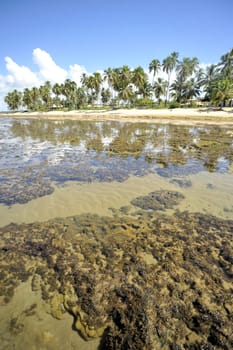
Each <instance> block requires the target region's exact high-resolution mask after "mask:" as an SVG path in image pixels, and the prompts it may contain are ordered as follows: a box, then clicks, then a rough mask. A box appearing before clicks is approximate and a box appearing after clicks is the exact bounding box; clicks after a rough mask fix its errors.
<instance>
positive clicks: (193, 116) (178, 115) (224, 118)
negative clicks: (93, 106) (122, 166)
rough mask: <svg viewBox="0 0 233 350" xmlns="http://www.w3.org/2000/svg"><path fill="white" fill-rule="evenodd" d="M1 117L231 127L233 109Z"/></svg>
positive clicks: (53, 112) (150, 110)
mask: <svg viewBox="0 0 233 350" xmlns="http://www.w3.org/2000/svg"><path fill="white" fill-rule="evenodd" d="M0 116H2V117H6V116H8V117H14V118H24V119H27V118H29V119H49V120H93V121H105V120H106V121H107V120H109V121H122V122H124V121H125V122H144V123H148V122H149V123H162V124H178V125H182V124H183V125H185V124H186V125H187V124H191V125H196V124H213V125H229V126H230V125H232V126H233V108H232V107H226V108H223V109H222V110H214V109H213V108H203V109H201V108H199V109H197V108H176V109H116V110H73V111H67V112H64V111H50V112H15V113H6V114H4V113H2V114H0Z"/></svg>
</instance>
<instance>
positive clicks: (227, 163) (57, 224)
mask: <svg viewBox="0 0 233 350" xmlns="http://www.w3.org/2000/svg"><path fill="white" fill-rule="evenodd" d="M232 164H233V129H230V128H228V127H219V126H218V127H217V126H195V127H191V126H172V125H158V124H148V123H147V124H143V123H120V122H96V121H95V122H90V121H88V122H87V121H68V120H66V121H59V120H57V121H49V120H41V119H38V120H27V119H25V120H16V119H12V118H10V117H7V118H1V119H0V249H1V253H0V267H1V268H0V303H1V304H0V312H1V321H0V322H1V327H0V329H1V330H0V349H4V350H6V349H51V350H53V349H54V350H55V349H64V348H66V349H80V350H82V349H87V350H88V349H148V350H149V349H202V348H203V349H232V348H233V334H232V320H233V314H232V311H233V308H232V305H233V300H232V295H233V287H232V277H233V265H232V263H233V243H232V242H233V241H232V235H233V165H232Z"/></svg>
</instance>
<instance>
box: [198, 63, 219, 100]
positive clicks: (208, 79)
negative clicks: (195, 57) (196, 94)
mask: <svg viewBox="0 0 233 350" xmlns="http://www.w3.org/2000/svg"><path fill="white" fill-rule="evenodd" d="M218 77H219V74H218V72H217V66H216V65H215V64H211V65H209V66H207V67H206V70H205V72H203V76H202V77H201V79H200V85H201V86H203V88H204V92H205V99H206V100H210V96H211V91H212V87H213V84H214V82H216V80H218Z"/></svg>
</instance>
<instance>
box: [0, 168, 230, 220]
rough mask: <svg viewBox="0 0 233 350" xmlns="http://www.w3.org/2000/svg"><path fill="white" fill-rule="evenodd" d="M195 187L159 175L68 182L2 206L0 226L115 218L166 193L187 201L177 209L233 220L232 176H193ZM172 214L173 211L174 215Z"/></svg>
mask: <svg viewBox="0 0 233 350" xmlns="http://www.w3.org/2000/svg"><path fill="white" fill-rule="evenodd" d="M188 179H189V180H190V181H191V183H192V186H191V187H189V188H180V187H179V186H177V185H175V184H172V183H171V182H170V179H167V178H163V177H161V176H159V175H156V174H150V175H146V176H143V177H136V176H131V177H130V178H129V179H127V180H126V181H124V182H120V183H119V182H116V181H113V182H111V183H106V182H103V183H90V184H89V183H88V184H87V183H79V182H67V183H66V184H65V185H63V186H58V187H55V191H54V192H53V194H51V195H48V196H44V197H41V198H37V199H34V200H31V201H30V202H28V203H26V204H14V205H12V206H11V207H7V206H5V205H0V223H1V224H0V226H5V225H7V224H10V223H11V222H15V223H31V222H36V221H39V222H43V221H46V220H49V219H52V218H57V217H67V216H72V215H79V214H83V213H91V214H98V215H103V216H112V215H113V211H112V209H111V208H113V209H116V210H118V209H120V208H121V207H123V206H129V205H130V201H131V200H132V199H134V198H135V197H136V196H139V195H140V196H141V195H146V194H148V193H149V192H151V191H157V190H162V189H166V190H169V191H172V190H173V191H174V190H176V191H179V192H180V193H182V194H183V195H184V197H185V199H184V200H183V201H182V202H181V203H180V205H179V206H178V209H179V210H181V211H185V210H188V211H190V212H202V213H205V214H211V215H216V216H218V217H221V218H223V219H232V217H233V205H232V202H231V201H232V197H233V192H232V191H233V188H232V176H231V175H222V174H210V173H206V172H202V173H199V174H197V175H190V176H189V178H188ZM172 213H173V211H171V214H172Z"/></svg>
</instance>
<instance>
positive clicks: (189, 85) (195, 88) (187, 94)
mask: <svg viewBox="0 0 233 350" xmlns="http://www.w3.org/2000/svg"><path fill="white" fill-rule="evenodd" d="M200 93H201V91H200V84H199V82H198V81H197V80H195V79H194V78H191V79H189V80H187V81H186V82H185V84H184V87H183V91H182V97H183V98H184V101H188V100H192V99H193V98H194V97H197V96H199V95H200Z"/></svg>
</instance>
